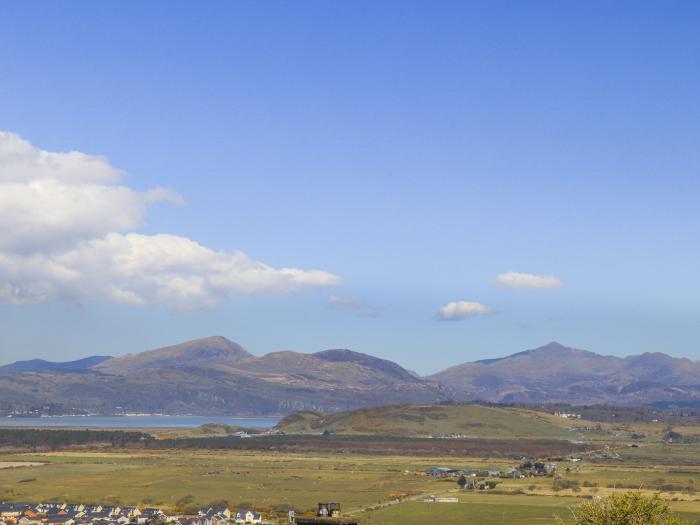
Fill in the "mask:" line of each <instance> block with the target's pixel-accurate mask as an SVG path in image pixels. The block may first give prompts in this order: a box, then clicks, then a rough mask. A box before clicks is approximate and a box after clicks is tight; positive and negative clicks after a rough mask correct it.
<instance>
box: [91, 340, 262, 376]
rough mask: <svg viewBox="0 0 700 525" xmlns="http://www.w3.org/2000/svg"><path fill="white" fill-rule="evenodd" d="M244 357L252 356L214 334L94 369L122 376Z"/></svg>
mask: <svg viewBox="0 0 700 525" xmlns="http://www.w3.org/2000/svg"><path fill="white" fill-rule="evenodd" d="M246 357H253V355H252V354H250V353H248V352H247V351H246V350H244V349H243V347H242V346H241V345H239V344H237V343H234V342H232V341H229V340H228V339H226V338H225V337H221V336H214V337H206V338H204V339H195V340H193V341H187V342H185V343H180V344H177V345H173V346H166V347H164V348H158V349H156V350H149V351H147V352H141V353H139V354H128V355H125V356H122V357H115V358H113V359H110V360H109V361H105V362H102V363H99V364H97V366H95V369H96V370H99V371H101V372H105V373H110V374H122V375H123V374H128V373H134V372H139V371H144V370H149V369H151V370H152V369H158V368H172V367H181V366H216V365H227V364H232V363H235V362H236V361H240V360H241V359H244V358H246Z"/></svg>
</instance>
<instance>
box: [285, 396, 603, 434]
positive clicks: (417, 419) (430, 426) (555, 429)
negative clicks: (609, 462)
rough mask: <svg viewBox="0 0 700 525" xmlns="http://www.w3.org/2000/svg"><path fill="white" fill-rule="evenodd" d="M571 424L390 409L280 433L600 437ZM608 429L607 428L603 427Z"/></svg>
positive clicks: (512, 414)
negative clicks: (326, 432)
mask: <svg viewBox="0 0 700 525" xmlns="http://www.w3.org/2000/svg"><path fill="white" fill-rule="evenodd" d="M586 424H588V425H590V426H595V423H590V422H585V421H584V422H576V423H574V422H572V421H570V420H567V419H563V418H561V417H555V416H553V415H551V414H546V413H543V412H535V411H532V410H525V409H522V408H508V407H490V406H483V405H475V404H460V405H389V406H381V407H372V408H363V409H358V410H352V411H349V412H339V413H336V414H318V413H314V412H300V413H296V414H292V415H290V416H288V417H286V418H284V419H283V420H282V421H281V422H280V424H279V425H278V428H280V429H281V430H284V431H286V432H289V433H295V434H299V433H309V434H319V433H321V432H324V431H328V432H333V433H338V434H350V435H352V434H369V435H383V436H413V437H426V436H427V437H430V436H435V435H454V436H459V437H473V438H484V437H486V438H491V437H493V436H499V437H500V438H506V437H517V438H538V439H552V438H558V439H571V438H573V437H577V436H578V437H586V436H588V435H589V434H590V435H591V436H594V435H599V434H596V433H595V432H584V433H576V432H572V431H571V430H570V429H571V427H572V426H574V425H586ZM603 427H605V428H608V427H610V425H603Z"/></svg>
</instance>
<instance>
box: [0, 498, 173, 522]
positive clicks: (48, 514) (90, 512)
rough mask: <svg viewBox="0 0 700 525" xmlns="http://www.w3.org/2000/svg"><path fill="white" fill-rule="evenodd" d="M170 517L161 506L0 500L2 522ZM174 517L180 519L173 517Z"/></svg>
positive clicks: (166, 518) (88, 520) (0, 519)
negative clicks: (144, 507)
mask: <svg viewBox="0 0 700 525" xmlns="http://www.w3.org/2000/svg"><path fill="white" fill-rule="evenodd" d="M157 520H162V521H169V520H168V517H167V516H166V515H165V514H164V513H163V512H162V511H161V510H160V509H151V508H149V509H144V510H143V511H141V510H139V509H138V508H136V507H111V506H104V505H83V504H81V503H78V504H72V505H69V504H66V503H39V504H37V505H34V504H31V503H0V525H2V524H3V523H4V524H5V525H126V524H129V523H130V524H135V525H139V524H141V525H143V524H146V523H149V522H154V521H157ZM170 521H176V519H172V520H170Z"/></svg>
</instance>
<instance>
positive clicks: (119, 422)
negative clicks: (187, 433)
mask: <svg viewBox="0 0 700 525" xmlns="http://www.w3.org/2000/svg"><path fill="white" fill-rule="evenodd" d="M279 420H280V418H278V417H235V416H220V417H217V416H212V417H208V416H159V415H157V416H152V415H143V416H141V415H134V416H52V417H0V427H23V428H47V427H64V428H65V427H70V428H193V427H198V426H200V425H206V424H208V423H220V424H225V425H235V426H239V427H248V428H272V427H274V426H275V425H276V424H277V423H278V422H279Z"/></svg>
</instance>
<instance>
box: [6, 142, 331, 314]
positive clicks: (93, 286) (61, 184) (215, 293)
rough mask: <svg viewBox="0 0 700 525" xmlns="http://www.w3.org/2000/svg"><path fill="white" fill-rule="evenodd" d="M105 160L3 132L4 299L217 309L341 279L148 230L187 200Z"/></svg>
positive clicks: (324, 273)
mask: <svg viewBox="0 0 700 525" xmlns="http://www.w3.org/2000/svg"><path fill="white" fill-rule="evenodd" d="M123 177H124V173H123V172H122V171H120V170H117V169H115V168H113V167H112V166H111V165H110V164H109V163H108V162H107V161H106V160H105V159H104V158H102V157H97V156H91V155H85V154H83V153H79V152H68V153H53V152H47V151H43V150H40V149H38V148H36V147H34V146H33V145H32V144H30V143H29V142H27V141H26V140H24V139H22V138H20V137H19V136H17V135H15V134H13V133H7V132H0V221H1V222H2V224H3V227H2V228H1V229H0V299H4V300H6V301H10V302H13V303H34V302H46V301H51V300H54V299H67V300H73V301H80V302H84V301H91V300H106V301H112V302H122V303H134V304H152V303H156V304H165V305H168V306H172V307H175V308H183V309H190V308H209V307H213V306H215V305H217V304H218V303H220V302H221V301H223V300H225V299H227V298H229V297H231V296H232V295H235V294H241V293H242V294H250V293H271V294H275V293H288V292H297V291H302V290H305V289H307V288H310V287H316V286H329V285H337V284H339V283H340V279H339V278H338V277H337V276H336V275H333V274H331V273H328V272H324V271H320V270H300V269H297V268H273V267H271V266H268V265H266V264H264V263H261V262H258V261H255V260H253V259H251V258H250V257H248V256H247V255H246V254H245V253H243V252H234V253H228V252H224V251H215V250H212V249H210V248H207V247H205V246H202V245H201V244H198V243H197V242H195V241H193V240H191V239H188V238H186V237H181V236H178V235H168V234H158V235H142V234H138V233H133V232H131V231H130V230H132V229H134V228H136V227H138V226H139V225H140V224H141V222H142V220H143V218H144V214H145V212H146V209H147V207H148V206H149V205H151V204H153V203H155V202H158V201H163V200H165V201H170V202H175V203H179V202H181V201H182V199H181V198H180V197H179V196H178V195H177V194H175V193H174V192H172V191H170V190H168V189H165V188H154V189H151V190H148V191H145V192H138V191H135V190H133V189H132V188H129V187H128V186H125V185H123V184H120V180H121V179H122V178H123Z"/></svg>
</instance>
